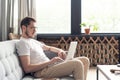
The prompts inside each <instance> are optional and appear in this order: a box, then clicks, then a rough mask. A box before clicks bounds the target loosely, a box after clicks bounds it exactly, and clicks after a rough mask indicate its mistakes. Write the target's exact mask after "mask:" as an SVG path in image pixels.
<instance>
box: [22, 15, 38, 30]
mask: <svg viewBox="0 0 120 80" xmlns="http://www.w3.org/2000/svg"><path fill="white" fill-rule="evenodd" d="M31 21H33V22H36V20H35V19H34V18H32V17H25V18H23V19H22V21H21V23H20V26H21V28H22V26H23V25H24V26H26V27H27V26H28V25H29V24H30V22H31Z"/></svg>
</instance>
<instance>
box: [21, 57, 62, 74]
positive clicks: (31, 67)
mask: <svg viewBox="0 0 120 80" xmlns="http://www.w3.org/2000/svg"><path fill="white" fill-rule="evenodd" d="M19 57H20V61H21V64H22V67H23V69H24V71H25V72H26V73H30V72H35V71H38V70H41V69H43V68H45V67H47V66H48V65H49V64H52V63H54V62H57V61H59V60H61V58H60V57H54V58H53V59H51V60H50V61H47V62H41V63H39V64H30V56H29V55H24V56H19Z"/></svg>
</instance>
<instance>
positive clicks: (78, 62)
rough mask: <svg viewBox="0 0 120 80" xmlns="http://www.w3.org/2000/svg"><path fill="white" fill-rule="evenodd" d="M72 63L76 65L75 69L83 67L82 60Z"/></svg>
mask: <svg viewBox="0 0 120 80" xmlns="http://www.w3.org/2000/svg"><path fill="white" fill-rule="evenodd" d="M72 62H73V64H74V65H75V67H78V66H79V67H83V62H82V61H80V60H73V61H72Z"/></svg>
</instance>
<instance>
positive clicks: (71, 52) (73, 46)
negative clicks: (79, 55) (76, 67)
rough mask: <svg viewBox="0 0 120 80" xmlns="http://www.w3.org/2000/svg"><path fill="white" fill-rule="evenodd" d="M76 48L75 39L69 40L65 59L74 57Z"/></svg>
mask: <svg viewBox="0 0 120 80" xmlns="http://www.w3.org/2000/svg"><path fill="white" fill-rule="evenodd" d="M76 48H77V41H72V42H70V46H69V49H68V54H67V56H66V59H65V60H70V59H72V58H73V57H74V55H75V53H76Z"/></svg>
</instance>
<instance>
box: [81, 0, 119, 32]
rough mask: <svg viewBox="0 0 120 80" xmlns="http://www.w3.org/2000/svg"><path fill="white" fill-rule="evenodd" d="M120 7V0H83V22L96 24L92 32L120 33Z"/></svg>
mask: <svg viewBox="0 0 120 80" xmlns="http://www.w3.org/2000/svg"><path fill="white" fill-rule="evenodd" d="M119 8H120V0H82V23H87V24H90V25H94V24H95V25H96V27H91V32H92V33H120V28H119V25H120V10H119ZM82 32H84V30H83V28H82Z"/></svg>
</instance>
